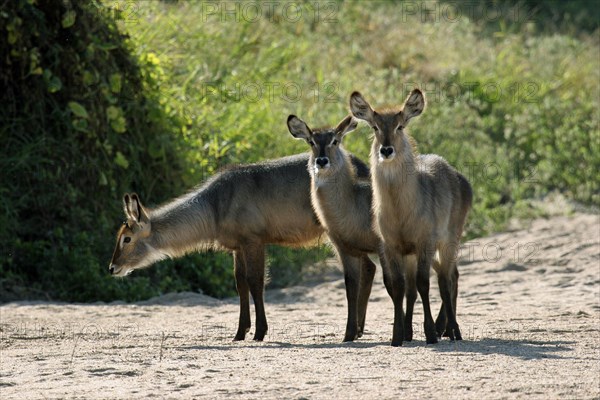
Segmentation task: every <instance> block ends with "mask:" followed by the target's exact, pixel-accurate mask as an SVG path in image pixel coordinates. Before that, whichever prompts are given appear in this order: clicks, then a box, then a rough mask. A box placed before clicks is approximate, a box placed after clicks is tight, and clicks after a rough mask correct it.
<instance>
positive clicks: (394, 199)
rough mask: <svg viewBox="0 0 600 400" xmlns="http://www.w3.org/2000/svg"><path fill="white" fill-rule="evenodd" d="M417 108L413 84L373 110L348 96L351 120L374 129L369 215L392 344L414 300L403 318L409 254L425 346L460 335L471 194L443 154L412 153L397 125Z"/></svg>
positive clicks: (419, 99)
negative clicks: (461, 273) (433, 288)
mask: <svg viewBox="0 0 600 400" xmlns="http://www.w3.org/2000/svg"><path fill="white" fill-rule="evenodd" d="M424 108H425V97H424V95H423V93H422V92H421V91H420V90H418V89H415V90H413V91H412V92H411V93H410V94H409V96H408V97H407V98H406V100H405V102H404V104H403V106H401V107H398V108H391V109H384V110H377V111H376V110H373V108H371V106H370V105H369V103H368V102H367V101H366V100H365V99H364V97H363V96H362V95H361V94H360V93H358V92H354V93H352V95H351V96H350V110H351V112H352V114H353V115H354V117H356V118H358V119H362V120H364V121H366V122H367V123H368V124H369V125H370V126H371V128H372V129H373V131H374V133H375V138H374V140H373V145H372V147H371V156H370V163H371V168H372V173H371V178H372V183H373V212H374V215H375V221H376V223H375V229H376V231H377V233H378V235H379V236H380V238H381V239H382V242H383V252H384V255H385V258H386V261H387V262H386V264H387V267H388V271H387V274H388V279H389V280H390V285H391V291H392V298H393V302H394V330H393V335H392V345H393V346H400V345H402V341H403V339H404V337H405V330H407V329H410V326H411V325H412V312H413V306H414V301H413V302H412V304H411V302H410V301H407V315H406V319H405V318H404V311H403V309H402V298H403V297H404V291H405V270H406V265H407V262H408V261H407V258H408V257H409V256H411V255H416V258H417V271H416V287H417V290H418V292H419V294H420V296H421V300H422V301H423V311H424V314H425V323H424V330H425V337H426V341H427V343H436V342H437V337H438V335H439V336H441V335H442V334H446V335H447V336H449V337H450V339H451V340H454V339H457V340H461V339H462V337H461V334H460V329H459V326H458V323H457V322H456V301H457V296H458V269H457V265H456V262H457V256H458V250H459V244H460V237H461V235H462V231H463V227H464V224H465V220H466V217H467V214H468V212H469V210H470V208H471V202H472V197H473V194H472V189H471V185H470V184H469V182H468V181H467V179H466V178H465V177H464V176H463V175H461V174H460V173H459V172H457V171H456V170H455V169H454V168H452V167H451V166H450V164H448V162H446V160H444V159H443V158H442V157H440V156H437V155H432V154H428V155H417V154H416V149H415V145H414V142H413V141H412V139H411V138H410V137H409V136H408V135H407V134H406V133H405V131H404V129H405V127H406V125H407V124H408V122H409V121H410V119H411V118H413V117H416V116H418V115H420V114H421V113H422V112H423V109H424ZM432 263H433V268H434V269H435V271H436V272H437V276H438V284H439V288H440V294H441V297H442V302H443V306H442V309H441V310H440V313H439V315H438V318H437V321H436V322H435V323H434V322H433V317H432V315H431V309H430V306H429V274H430V268H431V265H432ZM406 279H409V280H410V279H412V278H409V277H407V278H406ZM415 297H416V295H415ZM403 324H404V325H403Z"/></svg>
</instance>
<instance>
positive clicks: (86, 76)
mask: <svg viewBox="0 0 600 400" xmlns="http://www.w3.org/2000/svg"><path fill="white" fill-rule="evenodd" d="M95 82H96V77H95V76H94V74H93V73H91V72H90V71H83V84H84V85H85V86H90V85H93V84H94V83H95Z"/></svg>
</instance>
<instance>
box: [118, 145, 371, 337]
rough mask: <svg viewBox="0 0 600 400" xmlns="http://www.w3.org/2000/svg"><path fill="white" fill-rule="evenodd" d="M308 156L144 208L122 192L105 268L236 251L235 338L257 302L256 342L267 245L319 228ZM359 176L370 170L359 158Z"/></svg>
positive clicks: (262, 325) (215, 180) (305, 241)
mask: <svg viewBox="0 0 600 400" xmlns="http://www.w3.org/2000/svg"><path fill="white" fill-rule="evenodd" d="M307 162H308V155H307V154H300V155H296V156H290V157H284V158H280V159H277V160H271V161H265V162H261V163H256V164H247V165H240V166H234V167H229V168H227V169H225V170H223V171H221V172H218V173H216V174H215V175H214V176H213V177H211V178H210V179H208V180H207V181H206V182H205V183H204V184H203V185H201V186H200V187H199V188H197V189H195V190H193V191H191V192H190V193H188V194H186V195H183V196H181V197H179V198H176V199H174V200H172V201H169V202H167V203H166V204H164V205H162V206H160V207H157V208H154V209H149V208H146V207H144V206H143V205H142V202H141V200H140V198H139V197H138V196H137V195H136V194H131V195H130V194H126V195H125V196H124V197H123V203H124V208H125V215H126V216H127V221H126V223H124V224H123V226H122V227H121V228H120V229H119V231H118V234H117V243H116V247H115V250H114V253H113V257H112V261H111V263H110V266H109V271H110V272H111V273H112V274H113V275H115V276H125V275H127V274H129V273H131V272H132V271H133V270H135V269H139V268H143V267H146V266H149V265H150V264H152V263H154V262H156V261H158V260H161V259H165V258H174V257H179V256H182V255H184V254H186V253H188V252H192V251H202V250H206V249H208V248H215V249H224V250H229V251H232V252H233V259H234V275H235V281H236V287H237V291H238V294H239V297H240V317H239V324H238V330H237V333H236V335H235V338H234V340H243V339H244V338H245V336H246V333H247V332H248V331H249V330H250V326H251V323H250V299H249V294H251V295H252V298H253V299H254V305H255V311H256V329H255V334H254V340H263V338H264V336H265V334H266V332H267V329H268V326H267V319H266V316H265V310H264V301H263V293H264V280H265V246H266V245H267V244H278V245H283V246H303V245H309V244H311V243H315V242H317V241H318V239H319V238H320V237H321V235H322V234H323V233H324V230H323V227H322V226H321V225H320V224H319V221H318V219H317V217H316V215H315V213H314V211H313V209H312V205H311V200H310V176H309V174H308V172H307V171H306V164H307ZM354 162H357V163H359V164H360V165H362V167H361V170H362V171H363V175H364V176H368V173H366V175H365V172H364V171H365V170H368V168H367V167H366V166H365V165H364V164H363V163H362V162H360V161H358V160H354Z"/></svg>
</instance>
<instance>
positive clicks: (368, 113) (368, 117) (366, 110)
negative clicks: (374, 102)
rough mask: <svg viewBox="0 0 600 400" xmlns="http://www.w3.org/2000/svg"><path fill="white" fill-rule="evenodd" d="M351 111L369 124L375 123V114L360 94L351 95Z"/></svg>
mask: <svg viewBox="0 0 600 400" xmlns="http://www.w3.org/2000/svg"><path fill="white" fill-rule="evenodd" d="M350 111H351V112H352V115H354V117H356V118H358V119H362V120H365V121H367V122H368V123H369V124H372V123H373V115H374V113H375V112H374V111H373V108H372V107H371V106H370V105H369V103H368V102H367V101H366V100H365V98H364V97H363V96H362V94H360V93H359V92H353V93H352V94H351V95H350Z"/></svg>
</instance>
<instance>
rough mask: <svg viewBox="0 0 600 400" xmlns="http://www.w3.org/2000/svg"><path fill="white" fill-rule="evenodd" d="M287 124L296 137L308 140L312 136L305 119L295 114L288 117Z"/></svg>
mask: <svg viewBox="0 0 600 400" xmlns="http://www.w3.org/2000/svg"><path fill="white" fill-rule="evenodd" d="M287 126H288V129H289V130H290V133H291V134H292V136H293V137H295V138H296V139H305V140H308V139H310V137H311V136H312V131H311V130H310V128H309V127H308V125H306V123H305V122H304V121H302V120H301V119H300V118H298V117H296V116H295V115H290V116H289V117H288V119H287Z"/></svg>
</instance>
